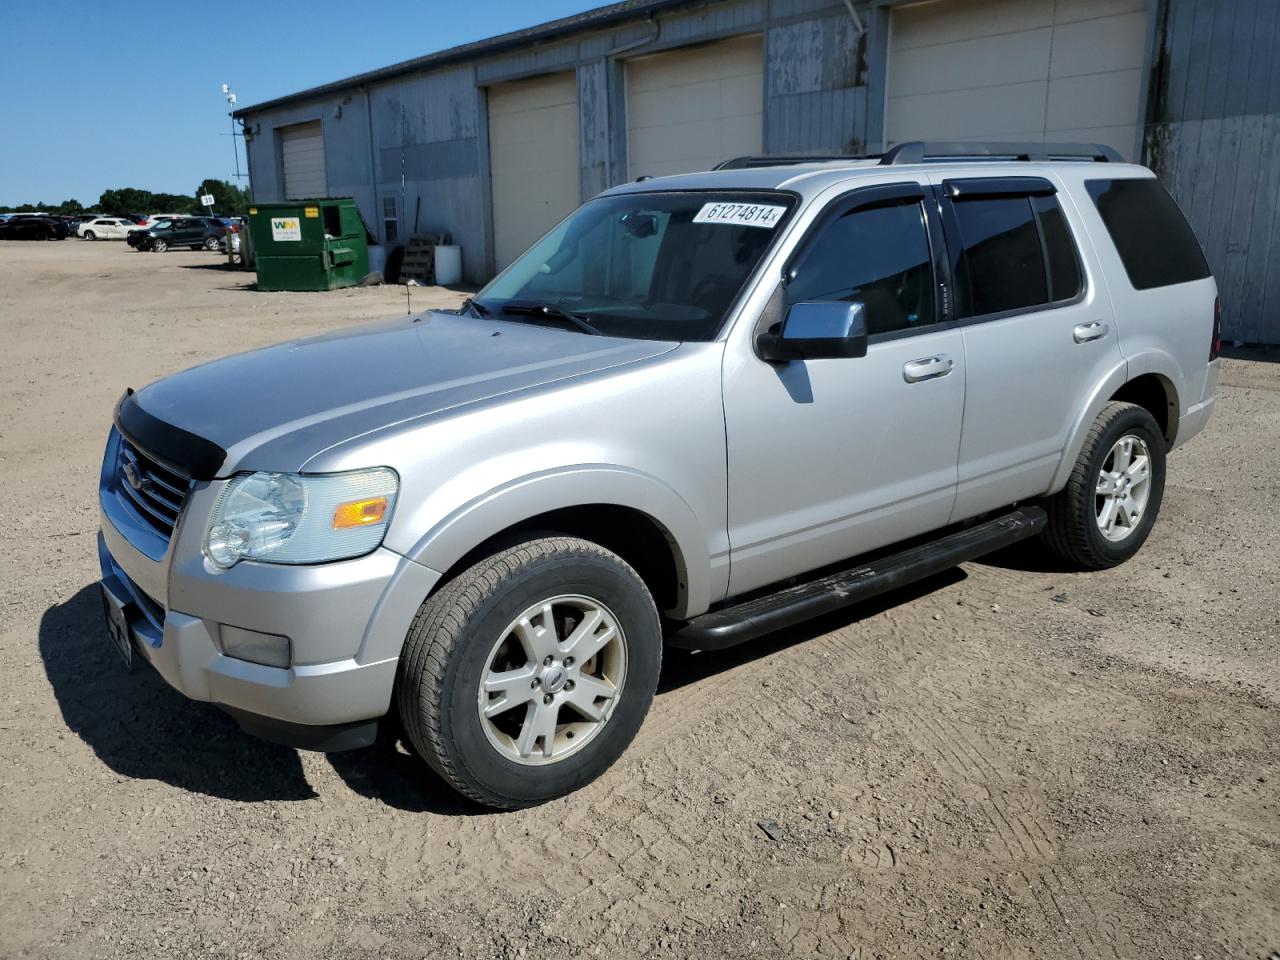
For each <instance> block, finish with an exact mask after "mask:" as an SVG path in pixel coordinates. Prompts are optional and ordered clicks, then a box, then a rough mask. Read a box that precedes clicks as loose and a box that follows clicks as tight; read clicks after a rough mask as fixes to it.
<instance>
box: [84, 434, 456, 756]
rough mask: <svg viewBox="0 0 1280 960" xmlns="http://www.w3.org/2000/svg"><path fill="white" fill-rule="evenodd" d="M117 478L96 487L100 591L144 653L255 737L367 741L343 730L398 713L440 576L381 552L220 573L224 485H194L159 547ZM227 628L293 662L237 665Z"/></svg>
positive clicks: (329, 745) (304, 742) (183, 688)
mask: <svg viewBox="0 0 1280 960" xmlns="http://www.w3.org/2000/svg"><path fill="white" fill-rule="evenodd" d="M112 446H113V445H112V444H109V446H108V462H110V461H111V459H112V456H111V452H112V449H111V448H112ZM110 473H111V471H110V470H107V469H104V471H103V480H102V483H101V485H100V490H99V504H100V507H101V520H102V527H101V531H100V532H99V534H98V560H99V564H100V567H101V570H102V585H103V588H104V589H105V590H107V591H108V592H110V593H111V594H112V596H113V597H114V598H115V599H116V600H117V601H118V602H119V603H120V604H121V605H122V606H123V607H124V609H125V614H126V618H127V620H128V622H129V627H130V631H131V633H132V635H133V637H134V639H135V644H134V646H135V649H136V650H137V652H138V653H139V654H141V657H142V658H143V659H145V660H146V661H147V662H148V663H150V664H151V665H152V666H153V667H155V669H156V671H157V672H158V673H159V674H160V675H161V676H162V677H163V678H164V679H165V681H166V682H167V683H168V684H169V685H170V686H172V687H173V688H174V689H176V690H177V691H178V692H180V693H182V694H184V695H185V696H187V697H190V698H191V699H193V700H203V701H209V702H212V703H215V704H217V705H219V706H221V707H224V708H226V709H227V710H228V712H230V713H231V714H232V715H233V716H235V717H236V719H237V720H238V721H239V722H240V724H241V726H242V727H244V728H246V729H248V730H249V731H250V732H253V733H256V734H258V735H260V736H264V737H266V738H268V739H275V740H282V741H286V742H291V743H294V744H295V745H299V746H307V747H311V748H313V749H339V748H341V747H339V746H334V745H333V744H334V743H341V744H342V745H343V746H358V745H360V743H359V742H347V741H346V740H344V738H343V736H341V735H342V734H343V730H344V729H345V728H346V727H350V726H352V725H362V724H363V725H366V726H367V721H370V720H374V719H376V718H378V717H381V716H383V715H384V714H385V713H386V712H387V710H388V709H389V708H390V704H391V691H392V686H393V683H394V681H395V674H396V667H397V663H398V660H399V653H400V647H401V646H402V644H403V643H404V637H405V634H406V633H407V631H408V628H409V625H410V623H411V622H412V619H413V616H414V614H415V613H416V611H417V608H418V606H419V605H420V604H421V603H422V601H423V599H424V598H425V597H426V596H427V594H428V593H429V592H430V591H431V588H432V587H433V586H434V585H435V583H436V580H437V579H438V574H436V573H435V572H434V571H432V570H429V569H428V568H426V567H423V566H421V565H420V564H416V563H413V562H412V561H410V560H407V559H405V558H404V557H402V556H400V555H399V554H396V553H393V552H392V551H390V550H387V549H385V548H379V549H377V550H375V551H374V552H373V553H371V554H368V555H367V556H364V557H360V558H357V559H354V560H347V561H342V562H338V563H329V564H321V565H315V566H282V565H276V564H264V563H253V562H242V563H240V564H237V565H236V566H235V567H233V568H232V569H230V570H217V569H216V568H214V567H212V566H211V565H210V564H208V563H207V561H206V560H205V558H204V556H203V554H202V553H201V551H200V549H199V545H198V544H199V541H200V539H201V534H202V533H203V530H204V528H205V525H206V523H207V513H208V511H209V509H211V506H212V503H213V502H214V501H216V499H217V496H218V493H219V492H220V489H221V486H222V484H223V481H210V482H207V483H204V484H196V485H195V486H194V487H193V488H192V490H191V492H190V494H189V495H188V497H187V502H186V504H185V506H184V509H183V513H182V516H181V517H180V519H179V522H178V526H177V528H176V529H175V531H174V533H173V536H172V538H171V539H170V541H169V542H168V543H167V544H163V543H161V544H157V542H156V537H155V534H154V531H153V530H150V529H149V528H147V527H146V525H145V523H143V521H142V520H141V518H139V517H137V516H136V515H133V514H132V513H131V511H130V509H129V506H128V501H127V499H122V498H121V497H119V496H117V495H116V493H115V492H114V490H113V489H112V484H113V482H114V480H113V478H112V477H110V476H109V474H110ZM227 628H232V629H238V630H248V631H254V632H257V633H262V634H270V635H273V636H280V637H287V638H289V641H290V647H291V651H292V659H291V662H290V665H289V666H288V667H273V666H265V665H262V664H258V663H252V662H249V661H247V660H241V659H238V658H236V657H231V656H227V655H226V654H225V653H224V652H223V644H222V636H223V631H224V630H225V629H227ZM297 726H302V727H306V728H310V729H303V730H294V731H292V732H291V728H292V727H297ZM335 737H336V740H335ZM347 739H349V738H347Z"/></svg>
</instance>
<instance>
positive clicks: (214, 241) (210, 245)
mask: <svg viewBox="0 0 1280 960" xmlns="http://www.w3.org/2000/svg"><path fill="white" fill-rule="evenodd" d="M220 246H221V244H220V243H219V242H218V238H217V237H205V239H204V248H205V249H206V250H217V249H218V247H220Z"/></svg>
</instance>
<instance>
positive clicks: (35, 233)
mask: <svg viewBox="0 0 1280 960" xmlns="http://www.w3.org/2000/svg"><path fill="white" fill-rule="evenodd" d="M66 237H67V225H66V224H65V223H63V222H62V221H61V220H58V219H57V218H55V217H38V216H30V215H26V214H19V215H17V216H13V217H10V218H9V219H8V220H5V221H4V222H3V223H0V240H65V239H66Z"/></svg>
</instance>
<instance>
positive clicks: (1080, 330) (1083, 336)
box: [1071, 320, 1111, 343]
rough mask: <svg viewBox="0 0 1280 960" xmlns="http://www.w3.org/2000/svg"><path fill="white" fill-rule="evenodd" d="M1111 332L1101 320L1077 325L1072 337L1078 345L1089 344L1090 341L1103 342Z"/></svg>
mask: <svg viewBox="0 0 1280 960" xmlns="http://www.w3.org/2000/svg"><path fill="white" fill-rule="evenodd" d="M1110 330H1111V328H1110V327H1109V326H1107V325H1106V324H1105V323H1103V322H1102V321H1101V320H1094V321H1093V322H1092V323H1078V324H1076V326H1075V329H1073V330H1072V331H1071V336H1072V338H1073V339H1074V340H1075V342H1076V343H1088V342H1089V341H1090V340H1101V339H1102V338H1103V337H1105V336H1106V335H1107V333H1108V332H1109V331H1110Z"/></svg>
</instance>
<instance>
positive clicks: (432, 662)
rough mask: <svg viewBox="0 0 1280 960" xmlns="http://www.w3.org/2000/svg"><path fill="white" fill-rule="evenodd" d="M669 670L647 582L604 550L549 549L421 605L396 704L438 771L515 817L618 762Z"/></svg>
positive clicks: (454, 584)
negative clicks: (665, 666) (520, 810)
mask: <svg viewBox="0 0 1280 960" xmlns="http://www.w3.org/2000/svg"><path fill="white" fill-rule="evenodd" d="M661 659H662V636H661V629H660V626H659V621H658V613H657V609H656V608H655V606H654V603H653V598H652V597H651V596H650V594H649V591H648V589H647V588H646V586H645V584H644V581H642V580H641V579H640V577H639V575H638V574H637V573H636V572H635V571H634V570H633V569H632V568H631V567H630V566H628V565H627V564H626V562H624V561H623V560H622V559H621V558H620V557H618V556H617V555H615V554H613V553H611V552H609V551H608V550H605V549H604V548H603V547H600V546H598V545H597V544H594V543H590V542H588V541H585V540H578V539H573V538H569V537H547V538H544V539H538V540H531V541H528V542H526V543H522V544H519V545H517V546H514V547H511V548H510V549H507V550H503V551H501V552H499V553H496V554H494V555H493V556H491V557H488V558H487V559H485V560H482V561H480V562H479V563H477V564H476V565H475V566H473V567H471V568H470V569H468V570H466V571H464V572H463V573H462V574H460V575H459V576H458V577H457V578H455V579H454V580H452V581H450V582H449V583H448V584H447V585H446V586H445V587H443V588H442V589H441V590H440V591H439V592H438V593H436V594H435V595H433V596H432V597H430V598H429V599H428V600H427V601H426V603H424V604H423V605H422V608H421V609H420V610H419V611H418V616H417V618H416V619H415V620H414V623H413V626H412V627H411V628H410V631H409V636H408V638H407V640H406V643H405V649H404V653H403V655H402V656H401V659H400V670H399V674H398V677H397V684H396V689H397V703H398V707H399V713H400V718H401V720H402V722H403V724H404V728H405V732H406V734H407V736H408V738H409V741H410V742H411V743H412V744H413V746H414V748H415V749H416V750H417V751H418V753H420V754H421V755H422V757H423V758H424V759H425V760H426V761H427V763H428V764H430V765H431V767H432V768H433V769H434V770H436V772H437V773H439V774H440V775H441V776H442V777H444V778H445V779H446V780H447V781H448V782H449V783H450V784H452V785H453V786H454V787H455V788H456V789H457V790H459V791H460V792H462V793H464V794H465V795H467V796H468V797H471V798H472V799H474V800H477V801H479V802H480V803H483V804H486V805H488V806H493V807H500V808H504V809H513V808H516V807H524V806H530V805H532V804H537V803H542V802H544V801H546V800H550V799H552V798H554V797H558V796H561V795H563V794H566V793H570V792H571V791H573V790H576V789H578V788H579V787H582V786H584V785H586V784H588V783H590V782H591V781H592V780H594V779H595V778H596V777H598V776H600V774H602V773H603V772H604V771H605V770H607V769H608V768H609V767H610V766H611V765H612V764H613V762H614V761H615V760H617V759H618V757H619V756H621V754H622V752H623V751H624V750H625V749H626V748H627V745H628V744H630V742H631V740H632V738H633V737H634V736H635V734H636V731H637V730H638V729H639V728H640V724H641V721H642V720H643V719H644V715H645V713H646V712H647V711H648V709H649V704H650V703H651V702H652V700H653V693H654V689H655V688H656V686H657V682H658V672H659V668H660V666H661Z"/></svg>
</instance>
